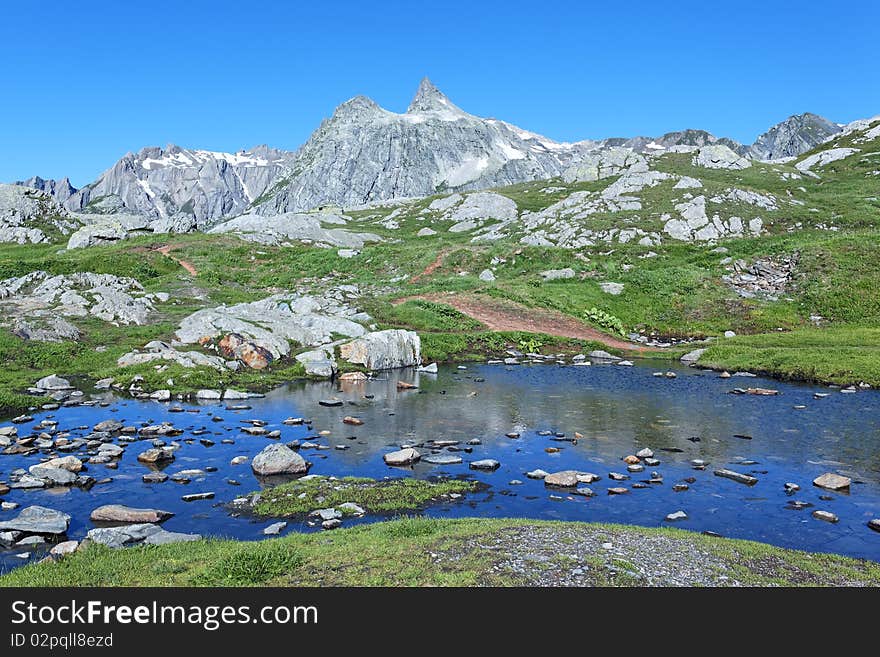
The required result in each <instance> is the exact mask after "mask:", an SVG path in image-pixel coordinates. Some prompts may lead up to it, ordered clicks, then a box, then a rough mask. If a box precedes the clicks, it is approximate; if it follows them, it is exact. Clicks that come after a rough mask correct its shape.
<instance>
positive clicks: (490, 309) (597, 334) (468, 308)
mask: <svg viewBox="0 0 880 657" xmlns="http://www.w3.org/2000/svg"><path fill="white" fill-rule="evenodd" d="M410 299H424V300H425V301H435V302H437V303H445V304H446V305H447V306H452V307H453V308H455V309H456V310H458V311H459V312H461V313H464V314H465V315H467V316H468V317H472V318H473V319H475V320H477V321H478V322H481V323H483V324H485V325H486V328H488V329H490V330H492V331H527V332H529V333H546V334H547V335H555V336H558V337H562V338H575V339H578V340H592V341H595V342H601V343H602V344H604V345H606V346H608V347H612V348H614V349H626V350H627V351H637V352H650V351H659V350H658V349H652V348H650V347H645V346H644V345H639V344H634V343H632V342H627V341H626V340H622V339H619V338H615V337H613V336H611V335H608V334H607V333H603V332H602V331H598V330H596V329H594V328H591V327H590V326H587V325H586V324H584V323H583V322H580V321H578V320H577V319H575V318H574V317H571V316H569V315H563V314H562V313H560V312H556V311H555V310H546V309H541V308H527V307H525V306H521V305H519V304H517V303H513V302H511V301H502V300H499V299H488V298H481V297H477V296H472V295H462V294H442V293H439V292H438V293H432V294H420V295H417V296H410V297H403V298H400V299H397V300H396V301H394V305H397V304H399V303H403V302H404V301H409V300H410Z"/></svg>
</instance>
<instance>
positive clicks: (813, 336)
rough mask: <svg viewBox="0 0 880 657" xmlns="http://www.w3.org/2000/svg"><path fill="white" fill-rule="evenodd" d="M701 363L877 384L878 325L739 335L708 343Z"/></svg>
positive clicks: (783, 375) (879, 357)
mask: <svg viewBox="0 0 880 657" xmlns="http://www.w3.org/2000/svg"><path fill="white" fill-rule="evenodd" d="M700 365H705V366H707V367H713V368H717V369H727V370H731V371H733V370H750V371H753V372H761V373H766V374H770V375H772V376H776V377H780V378H783V379H795V380H802V381H816V382H831V383H839V384H850V383H858V382H860V381H864V382H866V383H870V384H871V385H873V386H880V328H859V327H841V328H828V329H807V330H802V331H792V332H790V333H768V334H762V335H750V336H738V337H736V338H731V339H725V340H724V341H719V342H716V343H713V345H712V346H711V347H710V348H709V350H708V351H707V352H706V353H705V354H704V355H703V357H702V358H701V359H700Z"/></svg>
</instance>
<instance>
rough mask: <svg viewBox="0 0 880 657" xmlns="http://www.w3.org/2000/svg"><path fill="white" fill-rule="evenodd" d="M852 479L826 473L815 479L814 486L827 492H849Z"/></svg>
mask: <svg viewBox="0 0 880 657" xmlns="http://www.w3.org/2000/svg"><path fill="white" fill-rule="evenodd" d="M851 483H852V479H850V478H849V477H844V476H843V475H839V474H835V473H833V472H826V473H825V474H823V475H820V476H818V477H816V478H815V479H813V485H814V486H818V487H819V488H825V489H827V490H848V489H849V486H850V484H851Z"/></svg>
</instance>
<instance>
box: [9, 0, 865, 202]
mask: <svg viewBox="0 0 880 657" xmlns="http://www.w3.org/2000/svg"><path fill="white" fill-rule="evenodd" d="M300 4H312V5H319V4H320V5H322V6H312V7H304V6H297V5H300ZM28 5H31V6H28ZM721 5H731V6H729V7H724V6H721ZM37 8H38V9H37ZM878 43H880V3H876V2H873V1H863V2H848V1H846V0H841V1H839V2H836V3H833V4H829V3H827V2H821V3H820V2H815V1H813V0H804V1H801V2H775V1H773V0H763V1H762V2H752V1H751V0H744V1H742V0H741V1H738V2H736V3H716V2H708V1H706V0H704V1H702V2H690V1H687V2H668V3H664V2H656V1H653V2H639V1H637V0H629V1H628V2H607V1H606V2H602V3H590V2H571V3H566V2H553V1H551V0H545V1H544V2H541V3H534V2H529V3H518V2H511V1H509V0H508V1H505V2H492V1H490V2H478V1H475V0H471V1H469V2H459V1H458V0H445V1H444V2H439V3H416V2H411V1H410V2H376V3H366V2H348V1H344V0H336V1H334V2H323V3H297V2H266V1H262V0H249V2H240V1H238V2H227V1H225V0H214V1H212V2H204V1H202V0H187V1H186V2H182V1H180V0H177V1H175V2H166V1H165V0H150V1H149V2H145V3H135V2H109V1H97V0H78V1H77V2H58V1H56V0H44V1H43V2H40V3H22V2H17V3H6V6H4V8H3V12H2V19H0V62H2V64H3V74H2V79H3V90H4V93H3V94H2V95H0V180H2V181H10V180H14V179H17V178H24V177H28V176H31V175H35V174H37V175H41V176H43V177H62V176H65V175H69V176H70V177H71V179H72V181H73V183H74V184H75V185H77V186H80V185H83V184H85V183H87V182H89V181H91V180H93V179H94V178H95V177H96V176H97V175H98V174H99V173H100V172H101V171H103V170H104V169H106V168H107V167H109V166H110V165H111V164H112V163H113V162H115V161H116V160H117V159H118V158H119V157H120V156H122V155H123V154H124V153H126V152H127V151H136V150H138V149H140V148H141V147H143V146H147V145H160V146H161V145H165V144H166V143H169V142H173V143H177V144H180V145H183V146H189V147H198V148H207V149H211V150H230V151H234V150H238V149H240V148H243V147H248V146H252V145H255V144H260V143H268V144H270V145H273V146H276V147H280V148H288V149H293V148H296V147H297V146H298V145H300V144H301V143H302V142H303V141H305V140H306V139H307V138H308V136H309V134H310V133H311V132H312V131H313V130H314V129H315V128H316V127H317V126H318V124H319V123H320V121H321V119H322V118H324V117H327V116H329V115H330V114H331V113H332V111H333V108H334V107H335V106H336V105H338V104H339V103H340V102H342V101H344V100H346V99H348V98H350V97H352V96H355V95H357V94H364V95H367V96H370V97H371V98H373V99H374V100H376V102H378V103H379V104H380V105H382V106H384V107H386V108H388V109H391V110H395V111H404V110H405V108H406V106H407V104H408V103H409V101H410V99H411V97H412V95H413V93H414V92H415V90H416V87H417V86H418V82H419V80H420V79H421V77H422V76H424V75H428V76H429V77H431V79H432V80H433V81H434V82H435V83H436V84H437V86H438V87H440V89H442V90H443V91H444V92H445V93H446V94H447V95H448V96H449V97H450V98H451V99H452V100H453V102H455V103H456V104H457V105H459V106H460V107H462V108H463V109H465V110H467V111H469V112H471V113H474V114H478V115H482V116H494V117H496V118H501V119H505V120H507V121H510V122H512V123H515V124H517V125H519V126H521V127H523V128H527V129H529V130H533V131H535V132H540V133H543V134H545V135H547V136H549V137H552V138H554V139H558V140H577V139H584V138H601V137H608V136H631V135H637V134H644V135H656V134H661V133H663V132H667V131H670V130H677V129H682V128H686V127H695V128H703V129H706V130H710V131H712V132H713V133H715V134H717V135H719V136H721V135H725V136H730V137H733V138H735V139H738V140H740V141H744V142H751V141H752V140H753V139H754V138H755V137H756V136H757V135H758V134H759V133H760V132H762V131H763V130H764V129H766V128H767V127H768V126H769V125H771V124H772V123H775V122H777V121H779V120H782V119H784V118H785V117H786V116H788V115H790V114H794V113H800V112H803V111H813V112H817V113H819V114H823V115H825V116H827V117H828V118H831V119H832V120H835V121H839V122H846V121H850V120H853V119H856V118H860V117H864V116H872V115H874V114H878V113H880V66H878V59H880V57H878V52H880V46H878Z"/></svg>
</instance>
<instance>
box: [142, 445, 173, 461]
mask: <svg viewBox="0 0 880 657" xmlns="http://www.w3.org/2000/svg"><path fill="white" fill-rule="evenodd" d="M137 458H138V461H140V462H141V463H162V462H164V461H173V460H174V449H173V448H172V447H153V448H151V449H148V450H147V451H145V452H142V453H140V454H138V457H137Z"/></svg>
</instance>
